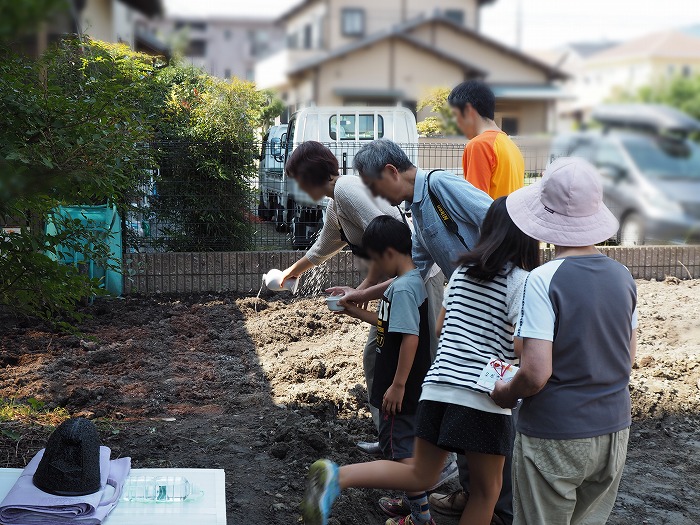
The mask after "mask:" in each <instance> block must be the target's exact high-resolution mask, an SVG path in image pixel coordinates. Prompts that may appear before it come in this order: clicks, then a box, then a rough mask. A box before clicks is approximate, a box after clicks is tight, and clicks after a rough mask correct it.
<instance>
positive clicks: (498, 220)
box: [459, 197, 540, 281]
mask: <svg viewBox="0 0 700 525" xmlns="http://www.w3.org/2000/svg"><path fill="white" fill-rule="evenodd" d="M459 262H460V264H464V265H467V266H469V269H467V275H469V276H471V277H475V278H477V279H480V280H484V281H490V280H492V279H493V278H494V277H496V275H498V274H499V273H501V272H502V271H503V269H504V267H505V266H506V264H507V263H509V262H510V263H513V265H515V266H519V267H520V268H522V269H523V270H527V271H528V272H529V271H530V270H534V269H535V268H537V266H539V264H540V243H539V241H537V240H535V239H533V238H532V237H530V236H529V235H526V234H525V233H523V232H522V231H521V230H520V228H518V227H517V226H516V225H515V223H514V222H513V219H511V218H510V215H509V214H508V208H506V197H499V198H498V199H496V200H495V201H493V203H492V204H491V207H490V208H489V211H488V212H486V217H484V222H483V223H482V225H481V236H480V237H479V242H477V244H476V246H475V247H474V249H473V250H472V251H470V252H469V253H468V254H466V255H465V256H464V257H462V258H461V259H460V261H459Z"/></svg>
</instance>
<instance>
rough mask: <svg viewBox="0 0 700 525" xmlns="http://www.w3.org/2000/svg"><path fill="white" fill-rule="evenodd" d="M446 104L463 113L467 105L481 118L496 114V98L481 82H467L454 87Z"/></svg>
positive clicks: (491, 116)
mask: <svg viewBox="0 0 700 525" xmlns="http://www.w3.org/2000/svg"><path fill="white" fill-rule="evenodd" d="M447 103H448V104H449V105H450V106H453V107H455V108H457V109H458V110H459V111H460V113H464V108H466V107H467V104H471V106H472V107H473V108H474V109H475V110H476V112H477V113H478V114H479V115H481V116H482V117H483V118H490V119H491V120H493V117H494V115H495V113H496V96H495V95H494V94H493V91H491V88H490V87H489V86H488V84H486V82H483V81H481V80H467V81H466V82H462V83H461V84H460V85H458V86H457V87H455V88H454V89H453V90H452V91H451V92H450V94H449V96H448V97H447Z"/></svg>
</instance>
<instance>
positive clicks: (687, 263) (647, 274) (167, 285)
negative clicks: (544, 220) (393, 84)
mask: <svg viewBox="0 0 700 525" xmlns="http://www.w3.org/2000/svg"><path fill="white" fill-rule="evenodd" d="M600 250H601V251H602V252H603V253H605V254H606V255H608V256H609V257H612V258H613V259H616V260H618V261H620V262H621V263H622V264H624V265H625V266H627V267H628V268H629V269H630V271H631V272H632V275H633V276H634V277H635V278H636V279H656V280H663V279H665V278H666V277H667V276H672V277H677V278H679V279H688V278H690V277H692V278H694V279H698V278H700V246H683V247H676V246H648V247H641V248H621V247H601V248H600ZM302 255H303V253H302V252H291V251H290V252H224V253H152V254H144V253H132V254H126V255H125V257H124V281H125V284H124V293H125V294H159V293H180V294H181V293H201V292H238V293H257V291H258V289H259V288H260V284H261V281H262V275H263V273H265V272H266V271H267V270H269V269H270V268H286V267H288V266H289V265H291V264H292V263H293V262H295V261H296V260H297V259H299V258H300V257H301V256H302ZM552 256H553V250H550V249H547V250H544V251H543V252H542V258H543V260H544V261H547V260H550V259H551V258H552ZM362 264H363V263H362V262H361V261H359V260H357V259H356V258H355V257H354V256H353V255H352V254H351V253H350V252H341V253H339V254H338V255H336V256H334V257H333V258H332V259H330V260H329V261H328V262H327V263H326V264H325V265H324V266H323V267H321V268H320V269H319V270H317V271H316V274H315V276H314V281H317V283H318V284H317V285H316V286H314V287H313V288H315V289H316V290H321V289H323V288H325V287H327V286H330V285H336V284H347V285H350V286H357V285H358V284H359V283H360V282H361V275H362V272H361V268H362ZM304 288H306V290H309V289H310V288H309V287H308V285H307V286H305V283H304V281H302V283H301V289H302V292H304V291H305V290H304Z"/></svg>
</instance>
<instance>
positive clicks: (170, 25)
mask: <svg viewBox="0 0 700 525" xmlns="http://www.w3.org/2000/svg"><path fill="white" fill-rule="evenodd" d="M148 25H149V28H150V29H151V30H152V31H154V32H155V33H156V34H157V35H158V36H159V37H160V38H161V39H163V40H167V39H169V38H170V37H172V36H173V35H174V34H176V33H181V34H182V35H183V36H184V37H185V38H186V47H185V50H184V54H185V56H184V58H185V60H186V61H187V62H189V63H190V64H192V65H195V66H197V67H200V68H202V69H204V70H205V71H206V72H207V73H209V74H211V75H215V76H218V77H222V78H231V77H238V78H241V79H244V80H251V81H252V80H253V76H254V73H255V62H256V61H257V60H260V59H261V58H262V57H264V56H267V55H268V54H270V53H271V52H273V51H277V50H279V49H280V48H282V47H284V30H283V29H282V28H281V27H280V26H279V25H278V24H275V23H274V21H273V20H270V19H264V18H261V19H259V18H243V17H239V18H227V17H209V18H183V17H172V16H171V17H167V18H163V19H160V20H152V21H150V22H149V24H148Z"/></svg>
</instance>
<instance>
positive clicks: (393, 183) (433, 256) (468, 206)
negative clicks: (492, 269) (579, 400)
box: [340, 139, 513, 524]
mask: <svg viewBox="0 0 700 525" xmlns="http://www.w3.org/2000/svg"><path fill="white" fill-rule="evenodd" d="M353 167H354V168H355V170H356V171H357V172H358V173H359V175H360V177H361V178H362V181H363V182H364V183H365V185H367V187H368V188H369V189H370V190H371V191H372V193H373V194H374V195H375V196H381V197H384V198H385V199H387V200H388V201H389V202H390V203H391V204H393V205H396V206H398V205H401V204H402V203H403V202H409V203H410V205H411V214H412V218H413V226H414V232H413V239H412V241H413V262H414V263H415V265H416V267H417V268H418V270H420V272H421V275H422V276H423V277H424V278H425V276H426V275H428V273H429V272H430V271H431V269H432V267H433V266H434V265H437V266H438V267H439V268H440V269H441V270H442V272H443V273H444V275H445V277H446V278H447V279H449V278H450V276H451V275H452V273H453V272H454V270H455V269H456V268H457V267H458V266H459V263H458V260H459V259H460V258H461V257H462V255H464V254H465V253H466V252H468V251H470V250H471V249H472V248H473V247H474V246H475V245H476V243H477V241H478V239H479V229H480V227H481V223H482V222H483V219H484V217H485V216H486V212H487V211H488V209H489V207H490V206H491V203H492V202H493V200H492V199H491V197H489V196H488V195H487V194H486V193H484V192H483V191H481V190H479V189H477V188H475V187H474V186H473V185H472V184H470V183H469V182H467V181H466V180H464V179H463V178H461V177H458V176H456V175H454V174H451V173H449V172H446V171H444V170H433V171H431V172H430V173H428V172H427V171H425V170H423V169H421V168H418V167H416V166H415V165H414V164H413V163H412V162H411V160H410V159H409V158H408V156H407V155H406V153H405V152H404V151H403V150H402V149H401V148H400V147H399V146H398V144H396V143H395V142H393V141H391V140H388V139H379V140H375V141H372V142H370V143H368V144H367V145H365V146H364V147H363V148H362V149H360V150H359V151H358V152H357V154H356V155H355V159H354V162H353ZM388 285H389V282H388V281H387V282H385V283H382V284H378V285H376V286H373V287H371V288H367V289H365V290H354V291H348V290H345V291H346V295H345V297H344V298H343V300H342V301H340V304H343V303H344V302H353V303H360V304H363V303H365V302H367V301H371V300H375V299H380V298H381V296H382V294H383V292H384V290H385V289H386V288H387V287H388ZM436 314H437V312H431V315H436ZM459 463H460V481H461V483H462V486H463V488H464V489H465V491H464V492H460V493H459V494H462V495H466V494H468V483H469V476H468V472H467V471H466V463H465V462H464V460H463V458H462V457H461V456H460V462H459ZM510 470H511V458H506V465H505V468H504V470H503V489H502V491H501V497H500V499H499V501H498V504H497V505H496V514H495V516H494V523H505V524H508V523H511V522H512V519H513V518H512V516H513V510H512V508H513V504H512V489H511V475H510ZM434 503H438V504H437V505H435V507H436V510H438V511H440V510H441V507H444V508H450V506H451V505H447V504H444V505H442V506H441V505H439V503H441V502H433V501H432V500H431V506H432V505H434ZM450 503H451V502H450Z"/></svg>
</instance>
